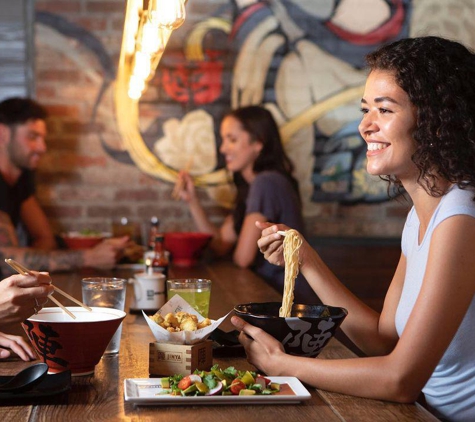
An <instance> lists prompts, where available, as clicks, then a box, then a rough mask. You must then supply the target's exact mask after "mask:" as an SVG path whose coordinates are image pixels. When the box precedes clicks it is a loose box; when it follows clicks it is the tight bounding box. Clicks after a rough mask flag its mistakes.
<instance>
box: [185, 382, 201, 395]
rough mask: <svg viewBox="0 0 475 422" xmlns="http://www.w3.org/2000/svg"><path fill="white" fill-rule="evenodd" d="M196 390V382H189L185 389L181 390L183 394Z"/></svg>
mask: <svg viewBox="0 0 475 422" xmlns="http://www.w3.org/2000/svg"><path fill="white" fill-rule="evenodd" d="M197 390H198V388H197V387H196V384H191V385H190V386H189V387H188V388H187V389H186V390H183V394H184V395H185V396H186V395H187V394H190V393H194V392H195V391H197Z"/></svg>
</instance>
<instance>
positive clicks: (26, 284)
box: [0, 271, 54, 326]
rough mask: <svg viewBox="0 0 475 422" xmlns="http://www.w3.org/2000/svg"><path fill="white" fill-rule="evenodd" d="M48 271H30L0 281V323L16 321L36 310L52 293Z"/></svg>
mask: <svg viewBox="0 0 475 422" xmlns="http://www.w3.org/2000/svg"><path fill="white" fill-rule="evenodd" d="M53 292H54V287H53V286H52V285H51V277H50V276H49V274H48V273H43V272H41V273H40V272H37V271H31V272H30V274H28V275H19V274H18V275H12V276H11V277H8V278H6V279H4V280H2V281H1V282H0V324H1V325H2V326H3V325H8V324H12V323H18V322H21V321H23V320H25V319H26V318H28V317H30V316H31V315H33V314H34V313H35V312H38V311H39V310H40V309H41V308H42V307H43V306H44V305H45V304H46V302H47V301H48V296H49V295H51V294H53Z"/></svg>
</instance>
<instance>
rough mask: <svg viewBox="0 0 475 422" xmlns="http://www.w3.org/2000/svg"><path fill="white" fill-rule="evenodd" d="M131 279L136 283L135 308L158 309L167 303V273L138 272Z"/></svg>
mask: <svg viewBox="0 0 475 422" xmlns="http://www.w3.org/2000/svg"><path fill="white" fill-rule="evenodd" d="M131 281H132V282H133V284H134V296H135V305H134V308H135V309H142V310H145V311H156V310H157V309H160V308H161V307H162V306H163V305H164V304H165V301H166V300H165V299H166V287H165V275H163V274H157V273H155V274H147V273H137V274H135V276H134V278H133V279H131Z"/></svg>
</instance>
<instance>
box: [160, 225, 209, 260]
mask: <svg viewBox="0 0 475 422" xmlns="http://www.w3.org/2000/svg"><path fill="white" fill-rule="evenodd" d="M212 237H213V236H212V235H211V234H208V233H194V232H193V233H192V232H169V233H165V245H164V246H165V249H166V250H167V251H169V252H170V254H171V258H172V262H173V264H174V265H177V266H179V267H191V266H193V265H195V264H196V263H197V262H198V260H199V259H200V257H201V254H202V253H203V251H204V250H205V249H206V247H207V246H208V244H209V242H210V240H211V238H212Z"/></svg>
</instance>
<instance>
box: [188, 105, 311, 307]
mask: <svg viewBox="0 0 475 422" xmlns="http://www.w3.org/2000/svg"><path fill="white" fill-rule="evenodd" d="M220 133H221V139H222V143H221V147H220V152H221V153H222V154H223V155H224V158H225V160H226V167H227V169H228V170H229V171H230V172H232V174H233V179H234V183H235V185H236V188H237V196H236V201H235V206H234V210H233V212H232V213H231V214H230V215H228V216H227V217H226V218H225V220H224V222H223V224H222V225H221V226H220V227H217V226H215V225H214V224H212V223H211V222H210V220H209V218H208V216H207V215H206V211H205V210H204V209H203V207H202V206H201V204H200V201H199V199H198V197H197V195H196V192H195V186H194V184H193V181H192V178H191V177H190V175H189V174H188V173H186V172H181V173H180V175H179V178H181V181H182V185H183V186H184V188H183V190H182V191H181V192H180V197H181V198H182V199H183V200H184V201H186V202H187V203H188V206H189V209H190V212H191V215H192V217H193V220H194V222H195V224H196V226H197V228H198V230H199V231H201V232H205V233H210V234H212V235H213V239H212V241H211V245H210V246H211V249H212V250H213V251H214V252H215V254H217V255H218V256H222V255H226V254H227V253H229V252H231V251H233V261H234V263H235V264H236V265H238V266H240V267H251V268H252V269H254V270H255V271H256V272H257V273H258V274H260V275H261V276H262V277H263V278H265V279H266V280H267V281H268V282H269V283H271V284H272V285H273V286H274V287H276V288H277V289H278V290H279V291H280V292H282V290H283V271H282V269H281V268H278V267H275V266H273V265H270V264H269V263H268V262H266V261H265V260H264V259H263V257H262V255H260V254H258V253H257V252H258V249H257V240H258V239H259V236H260V231H259V230H258V229H257V228H256V226H255V224H254V223H255V221H262V222H264V221H279V222H284V224H287V225H288V226H290V227H294V228H296V229H297V230H299V231H301V232H302V231H303V230H304V223H303V218H302V205H301V200H300V195H299V190H298V183H297V181H296V180H295V179H294V177H293V176H292V170H293V166H292V163H291V162H290V160H289V158H288V157H287V155H286V153H285V151H284V148H283V146H282V141H281V138H280V133H279V128H278V127H277V124H276V122H275V120H274V118H273V117H272V114H271V113H270V112H269V111H268V110H267V109H265V108H264V107H260V106H248V107H243V108H239V109H236V110H234V111H231V112H230V113H228V114H227V115H226V116H225V117H224V119H223V121H222V123H221V127H220ZM300 284H301V286H302V291H300V290H299V291H298V292H297V297H298V299H299V300H300V299H302V300H304V303H309V301H310V302H312V301H313V302H315V295H314V293H313V291H311V289H309V288H308V285H307V283H305V282H303V283H300Z"/></svg>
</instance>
